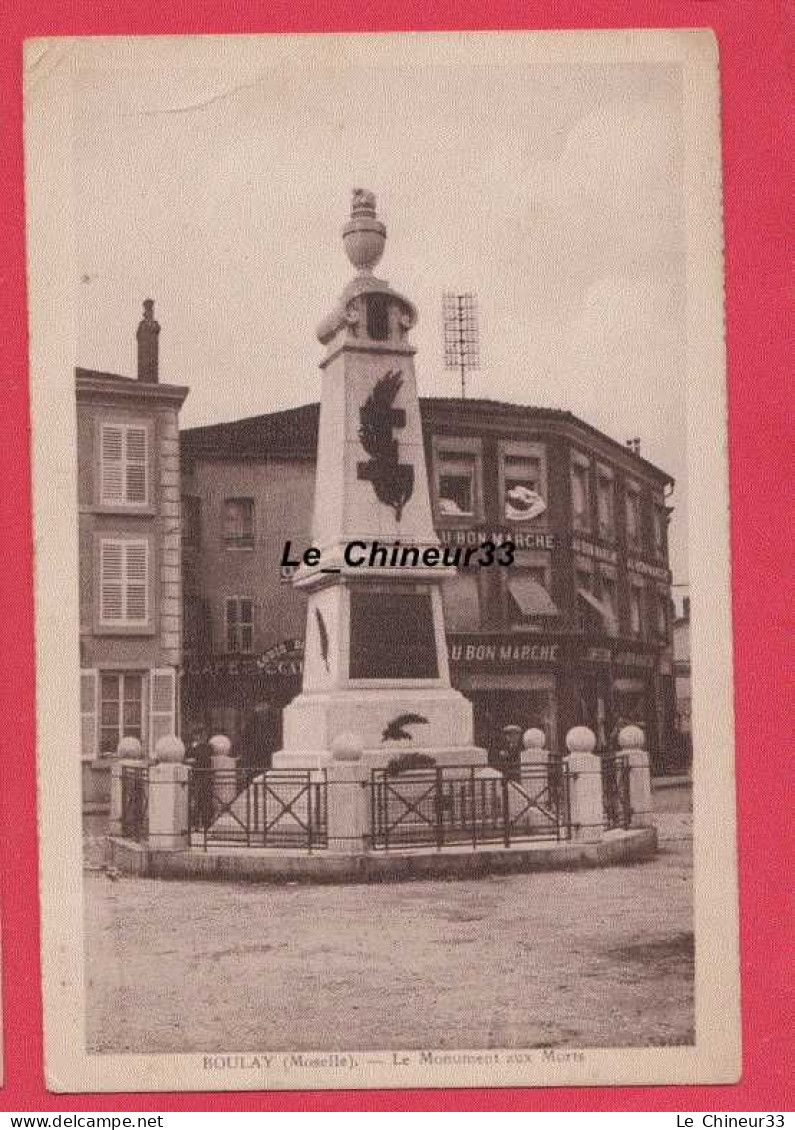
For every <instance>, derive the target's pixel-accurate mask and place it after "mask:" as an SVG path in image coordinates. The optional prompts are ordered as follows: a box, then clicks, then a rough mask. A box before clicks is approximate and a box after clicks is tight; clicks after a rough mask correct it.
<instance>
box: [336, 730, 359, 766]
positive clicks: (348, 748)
mask: <svg viewBox="0 0 795 1130" xmlns="http://www.w3.org/2000/svg"><path fill="white" fill-rule="evenodd" d="M363 753H364V742H363V741H362V738H361V735H360V734H337V736H336V737H335V738H334V740H333V741H332V743H331V754H332V757H333V758H334V760H335V761H361V759H362V754H363Z"/></svg>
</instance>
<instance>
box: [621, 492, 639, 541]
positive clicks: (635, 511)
mask: <svg viewBox="0 0 795 1130" xmlns="http://www.w3.org/2000/svg"><path fill="white" fill-rule="evenodd" d="M624 503H625V510H626V526H627V544H628V545H629V546H631V547H632V548H633V549H639V548H640V544H641V519H640V490H639V488H638V487H637V486H635V485H634V484H632V483H627V490H626V494H625V496H624Z"/></svg>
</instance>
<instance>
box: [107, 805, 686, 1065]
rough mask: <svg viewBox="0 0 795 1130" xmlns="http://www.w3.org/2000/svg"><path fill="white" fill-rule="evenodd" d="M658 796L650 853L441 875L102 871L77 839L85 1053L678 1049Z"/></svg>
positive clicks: (674, 817)
mask: <svg viewBox="0 0 795 1130" xmlns="http://www.w3.org/2000/svg"><path fill="white" fill-rule="evenodd" d="M672 791H673V790H672ZM676 791H677V792H679V791H680V790H676ZM658 799H660V801H661V803H660V805H659V807H660V808H663V809H666V810H668V811H665V812H662V813H661V814H660V816H659V820H658V827H659V831H660V835H661V850H660V852H659V854H658V856H657V857H656V859H654V860H652V861H649V862H646V863H638V864H634V865H631V866H625V867H614V868H605V869H603V870H599V871H594V870H588V871H575V872H550V873H537V874H529V875H510V876H491V877H488V878H480V879H473V880H453V881H448V882H441V881H421V882H413V883H402V884H378V885H372V886H365V885H353V884H351V885H343V886H333V887H332V886H314V887H313V886H306V885H300V886H299V885H297V884H285V885H280V886H266V885H255V884H243V883H213V882H204V883H201V882H187V881H182V880H179V881H177V880H173V881H162V880H154V879H135V878H128V877H125V876H121V877H118V878H115V879H113V878H110V877H108V876H107V875H106V874H105V873H104V872H103V870H102V855H101V841H100V839H99V837H98V836H94V837H93V839H92V838H91V837H89V841H90V842H89V852H88V866H87V870H86V874H85V880H86V934H87V984H88V1041H89V1048H90V1050H92V1051H95V1052H141V1053H145V1052H188V1051H221V1050H235V1051H249V1050H250V1051H257V1050H258V1051H264V1050H269V1049H273V1050H279V1049H288V1048H290V1049H295V1050H306V1049H317V1050H322V1049H341V1050H344V1049H346V1048H348V1049H355V1048H361V1049H367V1048H385V1049H388V1048H407V1049H408V1048H423V1047H431V1048H433V1047H436V1048H445V1047H459V1048H467V1047H480V1048H485V1047H500V1046H502V1047H533V1046H564V1045H565V1046H570V1047H576V1046H580V1047H587V1046H592V1047H593V1046H618V1045H623V1046H640V1045H662V1044H681V1043H689V1042H691V1041H692V1039H693V1013H692V1009H693V980H692V978H693V937H692V932H691V931H692V925H691V922H692V919H691V894H692V884H691V877H692V866H691V841H690V834H691V817H690V815H689V813H688V812H687V811H686V809H687V803H686V802H685V803H682V797H681V796H680V797H678V798H677V797H675V796H668V795H666V796H665V798H664V799H663V798H662V797H659V795H658ZM671 809H674V811H671ZM676 809H679V811H676Z"/></svg>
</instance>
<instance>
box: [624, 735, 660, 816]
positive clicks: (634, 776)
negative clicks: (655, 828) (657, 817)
mask: <svg viewBox="0 0 795 1130" xmlns="http://www.w3.org/2000/svg"><path fill="white" fill-rule="evenodd" d="M644 741H645V738H644V736H643V730H641V728H640V726H624V728H623V729H622V730H621V732H620V734H619V735H618V745H619V749H620V750H621V756H622V757H626V759H627V762H628V764H629V807H630V813H631V816H630V825H631V827H633V828H646V827H648V826H649V825H651V824H652V823H653V820H652V813H653V806H652V799H651V769H650V767H649V755H648V753H647V752H646V750H645V749H644V748H643V744H644Z"/></svg>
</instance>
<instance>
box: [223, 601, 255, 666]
mask: <svg viewBox="0 0 795 1130" xmlns="http://www.w3.org/2000/svg"><path fill="white" fill-rule="evenodd" d="M226 650H227V651H229V652H242V653H243V654H245V655H249V654H250V653H251V652H252V651H253V650H254V601H253V600H252V599H251V597H250V596H230V597H228V598H227V601H226Z"/></svg>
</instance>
